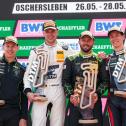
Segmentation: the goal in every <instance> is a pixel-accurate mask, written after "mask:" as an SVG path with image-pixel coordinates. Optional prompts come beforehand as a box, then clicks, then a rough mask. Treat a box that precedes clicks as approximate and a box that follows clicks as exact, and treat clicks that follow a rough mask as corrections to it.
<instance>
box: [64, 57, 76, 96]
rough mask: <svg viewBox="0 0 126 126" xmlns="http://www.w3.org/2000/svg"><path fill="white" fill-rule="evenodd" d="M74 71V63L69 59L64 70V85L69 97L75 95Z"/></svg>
mask: <svg viewBox="0 0 126 126" xmlns="http://www.w3.org/2000/svg"><path fill="white" fill-rule="evenodd" d="M73 75H74V71H73V63H72V61H71V60H70V59H69V58H66V60H65V62H64V68H63V76H62V84H63V88H64V91H65V94H66V96H67V97H70V95H71V94H72V93H73V89H74V78H73Z"/></svg>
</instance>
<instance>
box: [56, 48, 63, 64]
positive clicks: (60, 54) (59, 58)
mask: <svg viewBox="0 0 126 126" xmlns="http://www.w3.org/2000/svg"><path fill="white" fill-rule="evenodd" d="M56 61H57V62H64V51H63V50H57V52H56Z"/></svg>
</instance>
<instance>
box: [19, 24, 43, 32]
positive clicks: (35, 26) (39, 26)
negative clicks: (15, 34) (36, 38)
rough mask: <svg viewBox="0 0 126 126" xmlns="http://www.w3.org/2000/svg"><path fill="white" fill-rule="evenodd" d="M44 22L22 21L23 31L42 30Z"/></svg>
mask: <svg viewBox="0 0 126 126" xmlns="http://www.w3.org/2000/svg"><path fill="white" fill-rule="evenodd" d="M42 31H43V23H30V24H29V23H22V24H21V32H42Z"/></svg>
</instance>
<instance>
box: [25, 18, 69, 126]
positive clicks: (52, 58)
mask: <svg viewBox="0 0 126 126" xmlns="http://www.w3.org/2000/svg"><path fill="white" fill-rule="evenodd" d="M57 35H58V29H57V27H56V24H55V22H54V21H52V20H50V21H47V22H45V23H44V37H45V43H44V44H42V45H40V46H39V47H37V48H35V49H34V50H32V51H31V53H30V56H29V61H28V63H29V65H28V67H27V70H26V72H25V75H24V84H25V89H24V92H25V94H26V95H27V97H28V99H29V100H30V101H31V102H33V107H32V126H46V120H47V117H46V113H47V106H48V104H49V103H52V108H51V114H50V126H63V125H64V118H65V95H64V90H63V87H62V82H61V80H62V70H63V63H64V58H65V55H67V53H68V48H67V47H65V46H64V47H62V46H61V45H59V44H58V43H57V41H56V39H57ZM38 56H39V58H38V59H43V61H41V63H40V64H41V65H40V67H39V69H38V70H37V65H38V64H37V63H36V61H35V60H36V59H37V57H38ZM35 72H36V74H34V73H35ZM35 76H36V77H35ZM33 78H35V83H34V84H33V83H32V82H33V81H34V79H33ZM40 96H42V97H40Z"/></svg>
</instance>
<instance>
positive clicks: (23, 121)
mask: <svg viewBox="0 0 126 126" xmlns="http://www.w3.org/2000/svg"><path fill="white" fill-rule="evenodd" d="M19 126H27V121H26V120H25V119H20V121H19Z"/></svg>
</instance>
